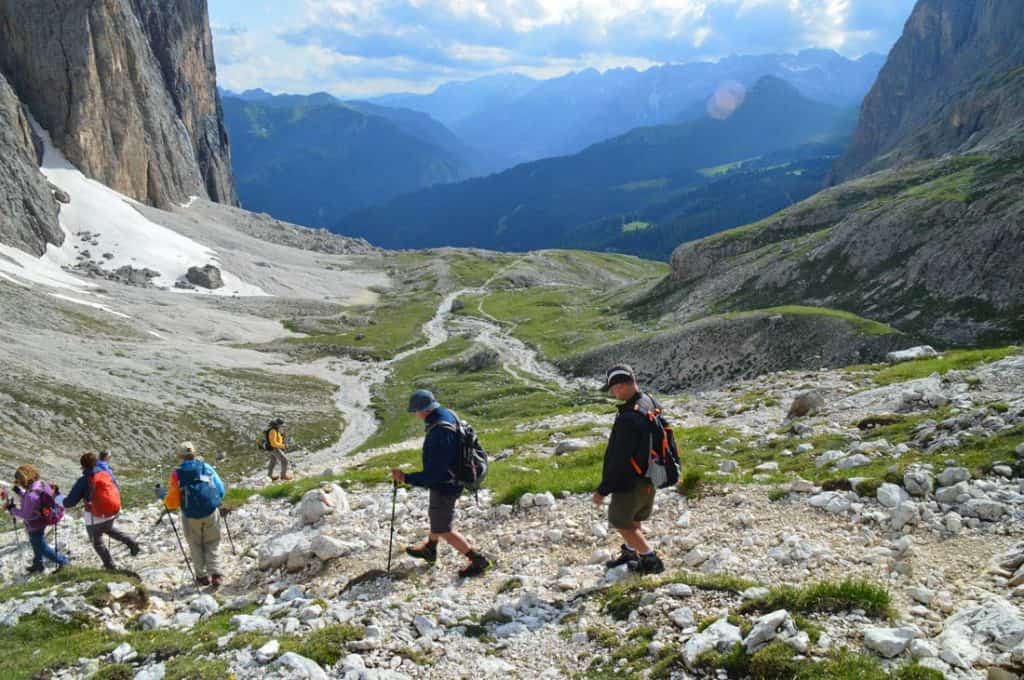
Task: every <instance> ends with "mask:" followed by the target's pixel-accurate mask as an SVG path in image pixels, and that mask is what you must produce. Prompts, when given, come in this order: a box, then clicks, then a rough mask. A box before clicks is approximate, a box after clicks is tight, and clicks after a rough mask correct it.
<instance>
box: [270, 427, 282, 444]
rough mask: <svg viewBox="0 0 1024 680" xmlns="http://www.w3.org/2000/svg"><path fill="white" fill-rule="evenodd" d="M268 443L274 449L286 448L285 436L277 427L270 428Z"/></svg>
mask: <svg viewBox="0 0 1024 680" xmlns="http://www.w3.org/2000/svg"><path fill="white" fill-rule="evenodd" d="M267 441H268V442H269V443H270V448H272V449H283V448H284V436H283V435H282V434H281V431H280V430H278V429H277V428H275V427H272V428H270V431H269V432H267Z"/></svg>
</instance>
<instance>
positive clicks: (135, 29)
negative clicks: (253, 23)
mask: <svg viewBox="0 0 1024 680" xmlns="http://www.w3.org/2000/svg"><path fill="white" fill-rule="evenodd" d="M211 44H212V43H211V39H210V29H209V21H208V18H207V13H206V2H205V0H181V1H180V2H175V3H164V2H159V1H158V0H99V1H95V2H94V1H88V0H60V1H59V2H58V1H56V0H0V71H2V72H3V73H5V74H6V75H7V77H8V79H9V80H10V82H11V84H12V86H13V87H14V89H15V91H16V92H17V94H18V96H19V98H20V99H21V100H22V101H23V102H24V103H25V104H26V105H27V106H28V108H29V109H30V110H31V111H32V114H33V115H34V116H35V117H36V119H37V120H38V121H39V123H40V124H41V125H42V126H43V127H44V128H46V129H47V130H48V131H49V132H50V135H51V136H52V138H53V141H54V143H55V144H56V145H57V146H58V147H59V148H60V149H61V150H62V151H63V152H64V154H65V155H66V156H67V157H68V159H69V160H70V161H71V162H73V163H75V164H76V165H77V166H78V167H79V168H80V169H81V170H82V171H83V172H84V173H85V174H86V175H88V176H90V177H92V178H93V179H96V180H98V181H100V182H103V183H104V184H106V185H108V186H110V187H111V188H113V189H116V190H117V191H120V192H122V193H124V194H127V195H129V196H131V197H133V198H136V199H138V200H140V201H144V202H147V203H150V204H152V205H155V206H160V207H167V206H170V205H171V204H173V203H176V202H181V201H184V200H185V199H186V198H187V197H188V196H190V195H198V196H202V197H209V198H212V199H214V200H219V201H224V202H228V203H232V204H233V203H236V202H237V198H236V195H235V190H234V183H233V181H232V178H231V174H230V170H229V168H230V156H229V151H228V145H227V135H226V133H225V132H224V127H223V125H222V123H221V111H220V104H219V100H218V95H217V92H216V87H215V74H214V66H213V50H212V46H211Z"/></svg>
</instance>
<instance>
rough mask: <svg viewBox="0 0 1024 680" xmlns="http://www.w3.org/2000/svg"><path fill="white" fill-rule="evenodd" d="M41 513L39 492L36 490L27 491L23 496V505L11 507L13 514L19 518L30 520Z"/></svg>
mask: <svg viewBox="0 0 1024 680" xmlns="http://www.w3.org/2000/svg"><path fill="white" fill-rule="evenodd" d="M38 513H39V494H38V493H36V492H35V491H26V492H25V494H24V495H23V496H22V497H21V507H18V506H14V507H13V508H11V514H12V515H14V516H15V517H17V518H18V519H23V520H30V519H32V518H33V517H35V516H36V515H37V514H38Z"/></svg>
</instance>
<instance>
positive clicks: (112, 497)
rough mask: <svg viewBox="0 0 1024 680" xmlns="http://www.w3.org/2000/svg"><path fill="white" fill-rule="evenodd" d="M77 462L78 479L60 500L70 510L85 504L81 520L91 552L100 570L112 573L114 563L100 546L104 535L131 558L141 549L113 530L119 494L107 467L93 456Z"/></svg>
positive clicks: (129, 539) (125, 536)
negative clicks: (101, 568) (126, 550)
mask: <svg viewBox="0 0 1024 680" xmlns="http://www.w3.org/2000/svg"><path fill="white" fill-rule="evenodd" d="M79 463H81V465H82V476H81V477H79V478H78V481H76V482H75V485H74V486H73V487H71V491H70V492H68V495H67V496H65V497H64V498H63V499H62V505H63V506H64V507H65V508H72V507H74V506H76V505H78V503H79V502H81V501H85V512H83V513H82V520H83V521H84V522H85V531H86V533H87V534H88V535H89V540H90V542H92V549H93V550H95V551H96V554H97V555H99V557H100V560H101V561H102V562H103V568H104V569H109V570H112V569H114V568H115V566H114V560H113V558H112V557H111V556H110V550H109V549H108V548H107V546H106V545H104V543H103V537H104V536H109V537H110V538H112V539H114V540H115V541H120V542H121V543H124V544H125V545H126V546H128V550H129V552H130V553H131V556H132V557H135V556H136V555H138V554H139V551H140V550H141V549H142V548H141V546H140V545H139V544H138V542H137V541H136V540H135V539H134V538H132V537H131V536H129V535H128V534H126V533H124V532H122V531H119V530H118V529H115V528H114V520H116V519H117V516H118V514H119V513H120V511H121V494H120V491H119V487H118V486H117V479H116V478H115V477H114V474H113V472H111V470H110V466H109V465H107V463H106V462H100V461H99V459H98V458H97V456H96V454H95V453H86V454H84V455H83V456H82V457H81V458H80V459H79Z"/></svg>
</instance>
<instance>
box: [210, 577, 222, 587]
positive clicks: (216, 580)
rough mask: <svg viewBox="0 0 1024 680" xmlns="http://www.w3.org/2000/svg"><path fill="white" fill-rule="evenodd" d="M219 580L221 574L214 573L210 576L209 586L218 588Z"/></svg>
mask: <svg viewBox="0 0 1024 680" xmlns="http://www.w3.org/2000/svg"><path fill="white" fill-rule="evenodd" d="M221 582H222V580H221V575H220V574H214V575H213V576H212V577H211V578H210V586H212V587H213V588H215V589H216V588H220V584H221Z"/></svg>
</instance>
